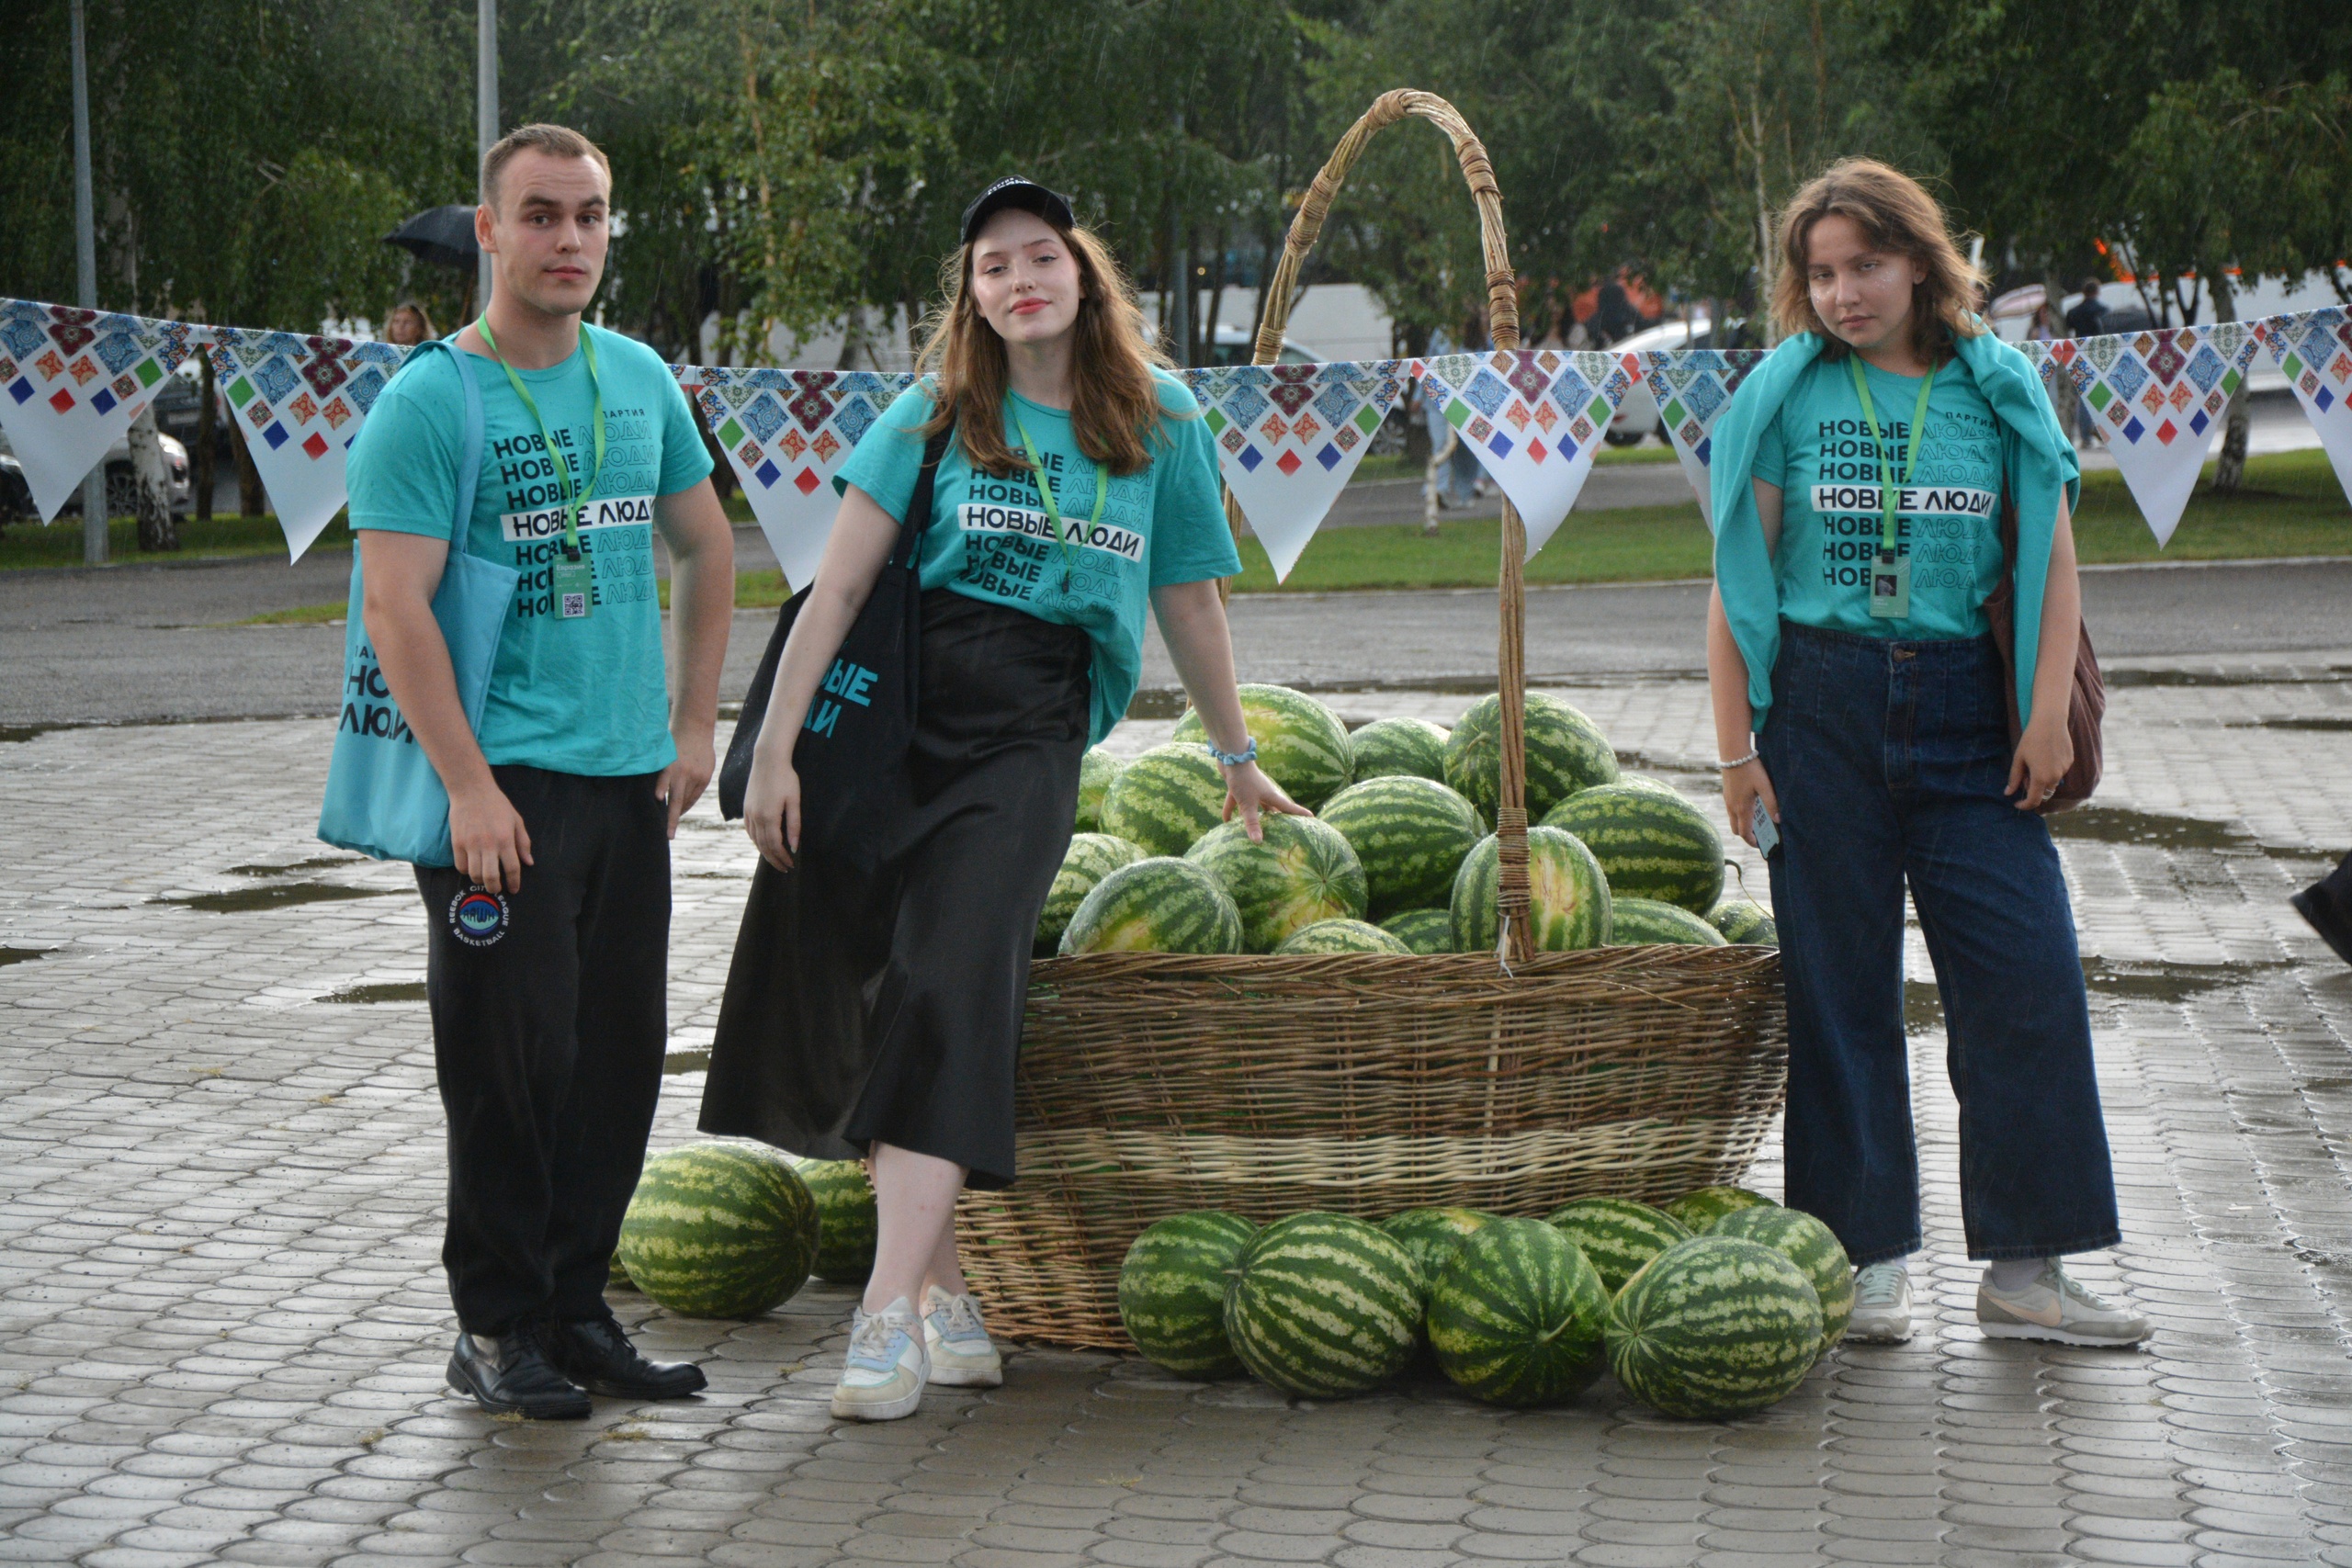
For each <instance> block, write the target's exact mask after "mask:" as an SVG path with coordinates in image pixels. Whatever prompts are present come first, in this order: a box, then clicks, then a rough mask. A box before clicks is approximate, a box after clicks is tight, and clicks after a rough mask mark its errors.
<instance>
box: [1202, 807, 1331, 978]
mask: <svg viewBox="0 0 2352 1568" xmlns="http://www.w3.org/2000/svg"><path fill="white" fill-rule="evenodd" d="M1259 826H1260V829H1261V832H1262V833H1263V835H1264V837H1263V838H1262V839H1261V840H1260V841H1258V842H1256V843H1252V842H1251V841H1250V829H1249V828H1248V827H1247V826H1246V825H1245V824H1243V823H1242V822H1241V821H1240V820H1239V819H1238V818H1236V819H1235V820H1233V821H1231V822H1227V823H1224V824H1221V825H1220V826H1218V827H1216V828H1212V829H1209V830H1208V831H1207V832H1206V833H1204V834H1203V835H1202V836H1201V840H1200V842H1198V843H1196V844H1194V845H1193V847H1192V848H1191V849H1189V850H1187V851H1185V852H1184V858H1185V859H1186V860H1188V861H1191V862H1192V863H1193V864H1194V865H1197V866H1200V867H1202V868H1203V869H1204V870H1206V871H1207V872H1209V873H1210V874H1212V875H1214V876H1215V877H1216V879H1217V881H1218V883H1219V884H1221V885H1222V886H1224V888H1225V890H1226V891H1227V893H1229V894H1231V895H1232V896H1233V904H1234V908H1237V909H1239V910H1240V911H1241V947H1242V951H1243V952H1245V953H1272V951H1273V950H1274V949H1275V948H1277V947H1280V946H1281V945H1282V944H1283V941H1284V940H1285V939H1286V938H1288V937H1289V935H1290V934H1291V932H1293V931H1298V930H1299V929H1301V928H1302V927H1306V926H1311V925H1313V924H1314V923H1315V922H1316V921H1317V920H1333V919H1353V918H1354V917H1356V916H1359V915H1361V914H1363V908H1364V875H1363V866H1362V865H1361V864H1360V863H1358V862H1357V860H1356V852H1355V851H1354V850H1352V849H1351V848H1349V847H1348V840H1346V839H1344V838H1342V837H1341V836H1340V832H1339V830H1338V829H1335V828H1333V827H1331V826H1330V825H1329V823H1326V822H1322V821H1319V820H1317V818H1312V817H1287V816H1284V815H1283V814H1282V813H1280V812H1272V811H1270V812H1267V813H1265V814H1264V815H1263V816H1262V817H1261V818H1259Z"/></svg>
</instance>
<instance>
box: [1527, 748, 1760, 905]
mask: <svg viewBox="0 0 2352 1568" xmlns="http://www.w3.org/2000/svg"><path fill="white" fill-rule="evenodd" d="M1544 826H1545V827H1547V828H1562V829H1566V830H1567V831H1569V832H1571V833H1574V834H1575V835H1576V836H1577V838H1579V839H1582V840H1584V847H1585V848H1586V849H1589V850H1590V851H1591V852H1592V853H1593V858H1595V859H1596V860H1598V861H1600V869H1601V870H1602V871H1605V872H1607V873H1608V874H1609V891H1610V892H1611V894H1613V895H1615V896H1616V897H1620V898H1655V899H1657V901H1659V902H1660V903H1664V904H1679V905H1680V906H1681V907H1682V908H1685V909H1688V910H1690V911H1691V913H1693V914H1699V913H1702V912H1703V911H1705V910H1707V909H1711V908H1713V907H1714V903H1715V900H1716V899H1718V898H1720V897H1723V894H1724V836H1723V835H1722V834H1721V833H1718V832H1716V831H1715V825H1714V824H1713V822H1710V821H1708V820H1707V818H1706V815H1705V813H1703V812H1702V811H1701V810H1700V809H1699V808H1698V807H1695V806H1693V805H1691V803H1690V802H1689V801H1687V800H1685V799H1683V798H1682V796H1681V795H1678V794H1676V793H1675V792H1674V791H1673V790H1671V789H1668V787H1667V786H1665V785H1664V784H1657V783H1655V782H1653V781H1651V780H1647V779H1644V780H1640V781H1634V780H1631V779H1621V780H1620V781H1618V782H1617V783H1615V784H1597V785H1595V786H1594V787H1592V788H1591V789H1588V790H1579V791H1578V792H1577V794H1575V795H1570V796H1569V797H1568V798H1567V799H1566V800H1564V801H1562V802H1560V804H1559V805H1557V806H1555V807H1553V808H1552V809H1551V811H1550V813H1549V814H1547V815H1546V816H1545V817H1544Z"/></svg>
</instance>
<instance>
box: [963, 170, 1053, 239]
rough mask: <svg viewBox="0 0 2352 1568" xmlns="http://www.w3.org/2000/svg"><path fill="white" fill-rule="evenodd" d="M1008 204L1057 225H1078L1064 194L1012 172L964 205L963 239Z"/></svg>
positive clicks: (976, 234) (971, 235)
mask: <svg viewBox="0 0 2352 1568" xmlns="http://www.w3.org/2000/svg"><path fill="white" fill-rule="evenodd" d="M1008 207H1017V208H1019V209H1021V210H1022V211H1023V212H1034V213H1035V214H1036V215H1037V216H1038V217H1040V218H1042V219H1044V220H1046V222H1048V223H1051V224H1052V225H1053V226H1054V227H1055V228H1057V229H1075V228H1077V227H1078V215H1077V214H1076V213H1074V212H1072V211H1071V210H1070V207H1069V197H1065V196H1062V195H1060V194H1059V193H1057V192H1055V191H1050V190H1047V189H1046V187H1045V186H1041V185H1039V184H1038V183H1037V182H1036V181H1035V180H1028V179H1023V178H1022V177H1021V176H1020V175H1012V176H1010V177H1009V178H1006V179H1001V180H999V181H997V182H996V184H994V185H992V186H989V188H988V189H986V190H984V191H982V192H980V194H979V195H978V196H977V197H974V198H973V200H972V205H971V206H969V207H967V208H966V209H964V243H966V244H967V245H968V244H970V243H972V241H973V240H974V239H975V238H977V237H978V234H979V231H980V226H981V225H982V224H984V223H986V222H987V221H988V220H989V219H991V218H993V217H995V216H996V215H997V214H998V213H1000V212H1001V211H1003V210H1004V209H1006V208H1008Z"/></svg>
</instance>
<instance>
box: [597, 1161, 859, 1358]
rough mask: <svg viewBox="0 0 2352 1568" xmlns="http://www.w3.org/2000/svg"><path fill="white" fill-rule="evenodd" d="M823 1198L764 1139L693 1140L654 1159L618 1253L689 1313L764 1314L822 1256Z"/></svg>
mask: <svg viewBox="0 0 2352 1568" xmlns="http://www.w3.org/2000/svg"><path fill="white" fill-rule="evenodd" d="M818 1223H819V1222H818V1217H817V1201H816V1199H814V1198H813V1197H811V1196H810V1195H809V1187H808V1184H807V1183H806V1182H804V1181H802V1180H801V1179H800V1176H799V1173H798V1172H797V1171H795V1170H794V1169H793V1168H792V1162H791V1161H790V1160H788V1159H786V1157H785V1156H783V1155H780V1154H778V1153H777V1152H776V1151H775V1150H774V1149H771V1148H768V1147H767V1146H765V1145H760V1144H690V1145H687V1146H685V1147H684V1148H680V1149H672V1150H670V1151H669V1152H668V1153H666V1154H659V1155H655V1156H653V1157H652V1158H650V1159H649V1160H647V1161H646V1162H645V1170H644V1173H643V1174H642V1175H641V1176H639V1178H638V1181H637V1192H636V1195H635V1196H634V1197H632V1198H630V1199H629V1201H628V1213H627V1214H626V1215H625V1216H623V1218H622V1220H621V1238H620V1247H619V1248H618V1256H619V1258H620V1260H621V1266H622V1267H623V1268H625V1269H628V1277H629V1279H630V1280H634V1281H635V1282H636V1285H637V1288H638V1289H639V1290H640V1291H643V1292H645V1293H646V1294H647V1295H649V1296H650V1297H652V1298H653V1300H654V1301H655V1302H656V1303H659V1304H660V1305H662V1306H665V1307H667V1308H669V1309H670V1310H671V1311H672V1312H674V1313H676V1314H679V1315H680V1316H682V1317H757V1316H759V1315H760V1314H762V1313H763V1312H765V1311H767V1310H768V1309H769V1308H770V1307H772V1306H775V1304H776V1303H779V1302H782V1301H784V1300H785V1299H786V1298H787V1297H789V1296H790V1295H791V1294H792V1292H795V1291H797V1290H798V1289H799V1288H800V1286H801V1284H802V1282H803V1281H804V1280H807V1279H808V1278H809V1269H810V1267H811V1266H812V1265H814V1264H815V1262H816V1261H817V1230H818Z"/></svg>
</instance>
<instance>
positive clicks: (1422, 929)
mask: <svg viewBox="0 0 2352 1568" xmlns="http://www.w3.org/2000/svg"><path fill="white" fill-rule="evenodd" d="M1380 929H1381V930H1382V931H1386V932H1387V933H1388V934H1389V935H1390V936H1393V937H1395V938H1396V939H1397V941H1398V942H1403V943H1404V944H1405V951H1406V952H1408V953H1452V952H1453V910H1451V909H1407V910H1406V911H1404V913H1402V914H1397V915H1391V916H1389V917H1388V918H1387V919H1385V920H1383V921H1381V922H1380Z"/></svg>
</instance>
